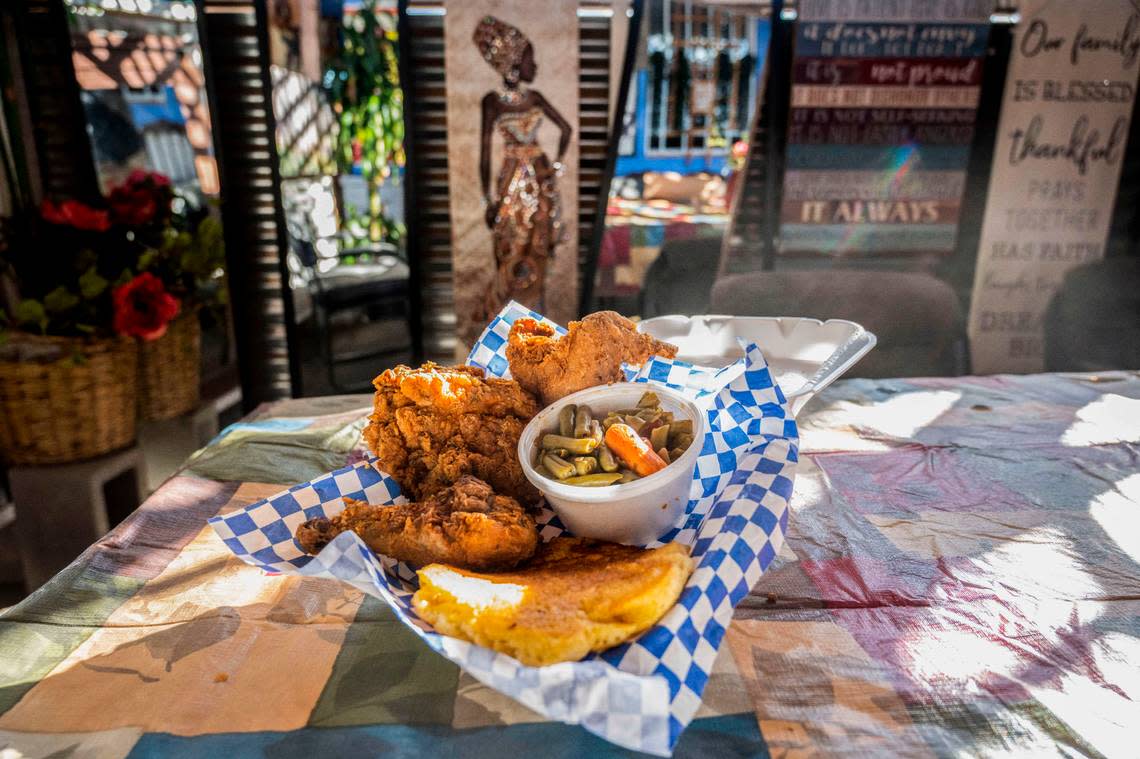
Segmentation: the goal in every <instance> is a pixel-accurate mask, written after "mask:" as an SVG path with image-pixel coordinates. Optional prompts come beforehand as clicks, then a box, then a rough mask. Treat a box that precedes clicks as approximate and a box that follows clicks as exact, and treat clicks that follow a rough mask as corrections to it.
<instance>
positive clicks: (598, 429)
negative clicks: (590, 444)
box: [590, 419, 605, 447]
mask: <svg viewBox="0 0 1140 759" xmlns="http://www.w3.org/2000/svg"><path fill="white" fill-rule="evenodd" d="M590 437H592V438H593V439H594V440H597V441H598V446H599V447H601V445H602V440H603V439H605V433H604V432H602V423H601V422H599V421H598V420H597V419H591V420H590Z"/></svg>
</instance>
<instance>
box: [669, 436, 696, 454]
mask: <svg viewBox="0 0 1140 759" xmlns="http://www.w3.org/2000/svg"><path fill="white" fill-rule="evenodd" d="M669 444H670V445H672V446H673V447H674V448H680V449H682V450H684V449H686V448H688V447H689V446H690V445H692V444H693V436H692V435H690V434H688V433H681V434H680V435H678V436H677V437H675V438H673V439H672V440H671V441H670V442H669Z"/></svg>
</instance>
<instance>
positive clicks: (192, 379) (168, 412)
mask: <svg viewBox="0 0 1140 759" xmlns="http://www.w3.org/2000/svg"><path fill="white" fill-rule="evenodd" d="M201 355H202V328H201V325H199V323H198V311H197V310H189V311H186V312H185V313H183V314H182V315H181V316H179V317H178V318H177V319H175V320H174V321H173V322H171V323H170V327H169V328H168V329H167V330H166V334H164V335H163V336H162V337H160V338H158V339H157V340H150V341H140V342H139V418H140V419H142V420H143V421H157V420H160V419H173V418H174V417H176V416H182V415H183V414H186V413H189V412H190V411H193V410H194V409H195V408H197V406H198V399H199V390H200V387H199V385H200V381H199V375H200V372H201V367H200V365H199V361H200V358H201Z"/></svg>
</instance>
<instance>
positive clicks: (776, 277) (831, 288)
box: [710, 269, 965, 377]
mask: <svg viewBox="0 0 1140 759" xmlns="http://www.w3.org/2000/svg"><path fill="white" fill-rule="evenodd" d="M710 307H711V312H712V313H716V314H731V315H736V316H810V317H814V318H817V319H824V320H826V319H849V320H851V321H854V322H858V323H859V324H862V325H863V326H864V327H866V328H867V329H868V330H870V331H871V332H874V333H875V335H876V336H877V337H878V338H879V344H878V347H876V348H875V350H873V351H871V352H870V353H869V354H867V356H866V357H864V358H863V360H862V361H860V362H859V364H857V365H856V366H855V369H854V373H855V374H857V375H859V376H863V377H917V376H931V375H941V376H946V375H957V374H961V373H962V372H963V371H964V369H965V337H964V334H965V333H964V329H963V318H962V307H961V304H960V303H959V302H958V297H957V295H955V293H954V289H953V288H952V287H951V286H950V285H948V284H946V283H945V282H943V281H941V280H939V279H936V278H934V277H933V276H931V275H929V274H922V273H915V272H898V271H857V270H853V269H821V270H812V271H764V272H751V273H748V274H735V275H730V276H727V277H724V278H722V279H720V280H718V281H717V282H716V284H715V285H714V286H713V288H712V299H711V304H710Z"/></svg>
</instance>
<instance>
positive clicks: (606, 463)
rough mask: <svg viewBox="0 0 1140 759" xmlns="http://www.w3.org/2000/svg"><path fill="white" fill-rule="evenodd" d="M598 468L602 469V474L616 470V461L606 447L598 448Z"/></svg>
mask: <svg viewBox="0 0 1140 759" xmlns="http://www.w3.org/2000/svg"><path fill="white" fill-rule="evenodd" d="M598 466H600V467H601V468H602V471H603V472H616V471H617V470H618V463H617V459H616V458H614V454H613V451H611V450H610V447H609V446H608V445H600V446H598Z"/></svg>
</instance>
